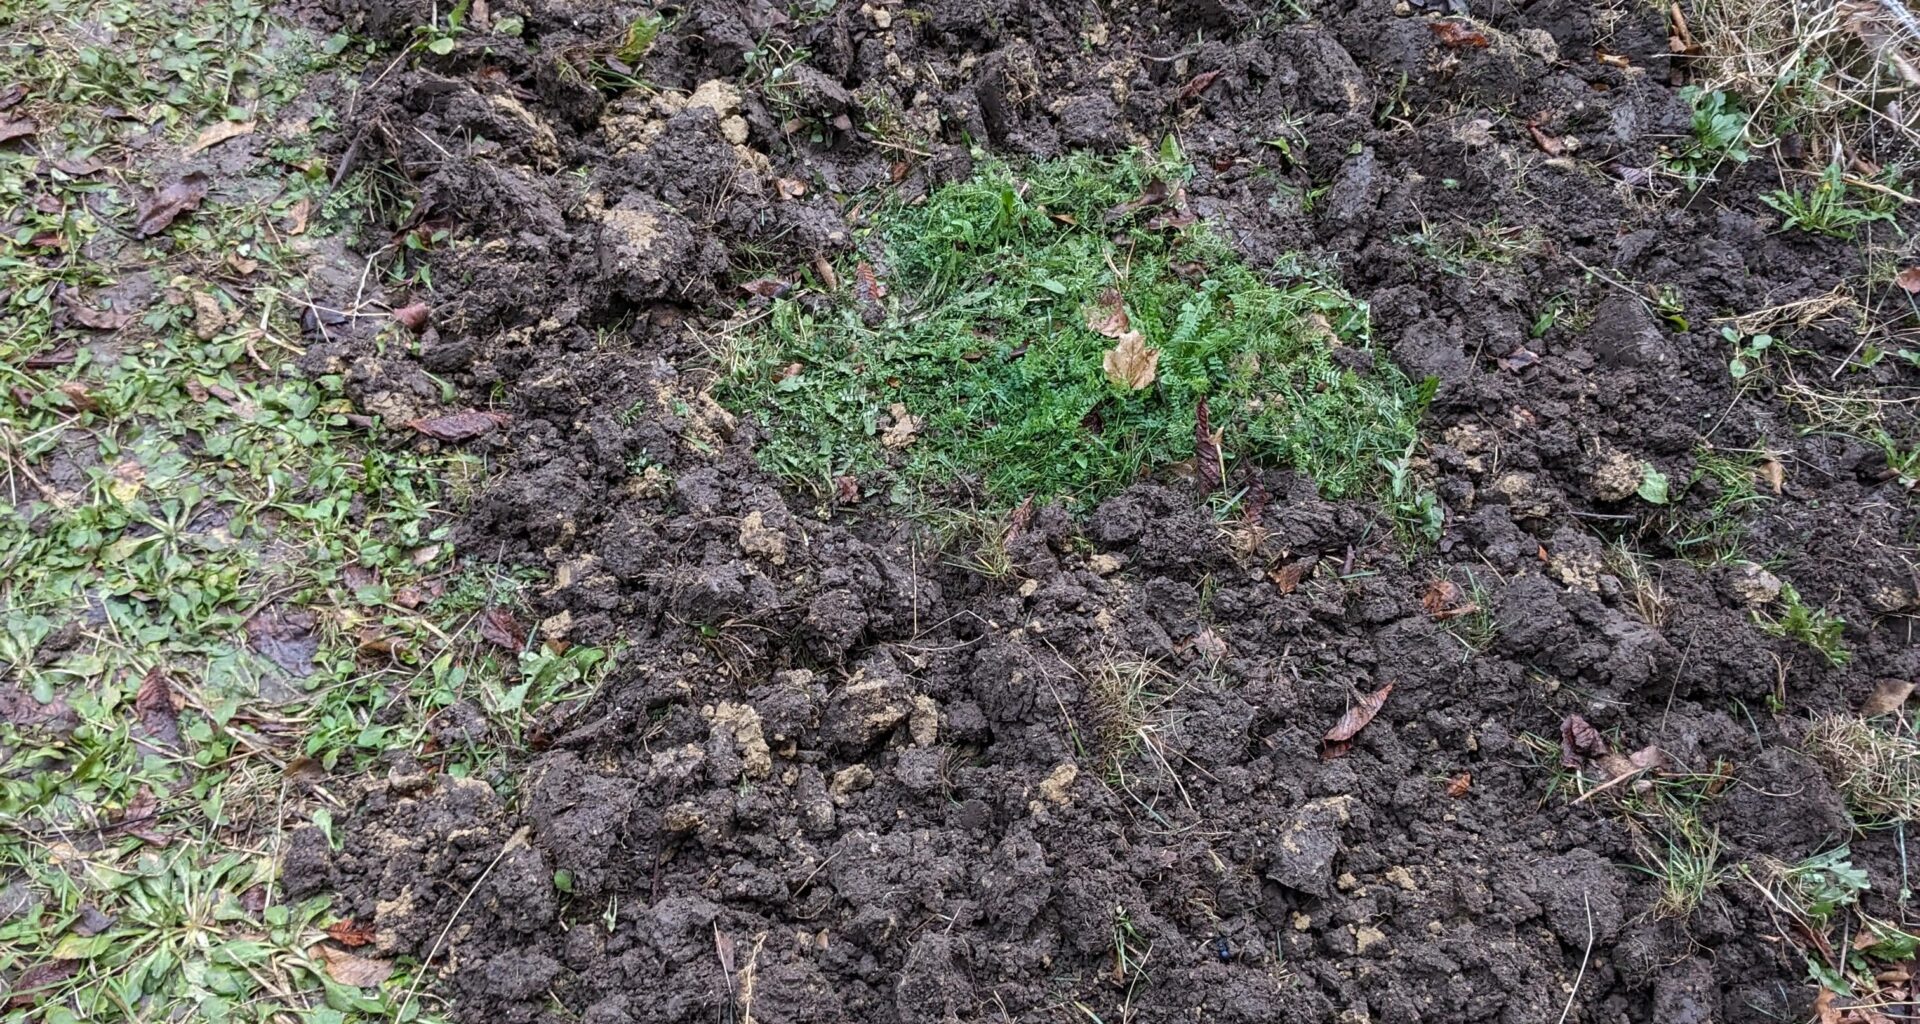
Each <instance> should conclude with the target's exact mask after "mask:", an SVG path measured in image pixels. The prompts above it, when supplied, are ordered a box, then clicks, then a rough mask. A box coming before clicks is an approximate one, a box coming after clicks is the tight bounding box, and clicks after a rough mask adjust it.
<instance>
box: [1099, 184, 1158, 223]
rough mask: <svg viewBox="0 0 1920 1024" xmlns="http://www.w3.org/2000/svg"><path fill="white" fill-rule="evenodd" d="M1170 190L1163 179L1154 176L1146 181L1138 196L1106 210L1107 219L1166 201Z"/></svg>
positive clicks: (1114, 218) (1116, 217)
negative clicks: (1145, 185)
mask: <svg viewBox="0 0 1920 1024" xmlns="http://www.w3.org/2000/svg"><path fill="white" fill-rule="evenodd" d="M1170 191H1171V190H1170V189H1169V188H1168V187H1167V183H1166V182H1165V181H1163V180H1161V179H1159V178H1155V179H1153V180H1152V181H1149V182H1147V187H1146V188H1144V189H1142V190H1141V191H1140V195H1139V196H1137V197H1135V198H1133V199H1129V200H1127V201H1126V202H1124V203H1121V204H1119V205H1118V206H1115V207H1114V208H1113V209H1111V210H1108V211H1107V220H1110V221H1114V220H1120V219H1121V218H1123V217H1127V216H1130V215H1131V214H1133V213H1135V212H1136V211H1139V210H1142V209H1145V208H1147V207H1149V206H1158V205H1160V204H1161V203H1164V202H1166V201H1167V195H1168V193H1169V192H1170Z"/></svg>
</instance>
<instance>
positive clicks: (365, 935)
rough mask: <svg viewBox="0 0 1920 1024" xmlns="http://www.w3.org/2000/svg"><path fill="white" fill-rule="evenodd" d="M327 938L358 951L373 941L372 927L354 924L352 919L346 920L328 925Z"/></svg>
mask: <svg viewBox="0 0 1920 1024" xmlns="http://www.w3.org/2000/svg"><path fill="white" fill-rule="evenodd" d="M327 937H328V938H330V939H332V940H333V941H335V942H338V943H339V944H341V945H342V946H345V947H347V948H348V949H359V948H360V947H361V946H364V945H366V944H367V943H369V942H372V941H373V926H372V925H370V924H355V923H353V919H352V918H347V919H345V920H341V921H335V922H334V923H332V924H330V925H328V926H327Z"/></svg>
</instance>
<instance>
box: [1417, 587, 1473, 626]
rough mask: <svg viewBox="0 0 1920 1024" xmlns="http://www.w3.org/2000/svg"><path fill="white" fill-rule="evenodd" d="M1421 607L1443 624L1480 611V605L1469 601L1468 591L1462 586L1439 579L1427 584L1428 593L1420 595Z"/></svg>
mask: <svg viewBox="0 0 1920 1024" xmlns="http://www.w3.org/2000/svg"><path fill="white" fill-rule="evenodd" d="M1420 607H1422V608H1425V609H1426V610H1427V614H1428V615H1431V616H1433V618H1434V619H1435V620H1437V621H1442V622H1444V621H1446V620H1447V619H1457V618H1459V617H1460V616H1462V615H1466V614H1469V613H1472V612H1476V611H1479V610H1480V606H1479V605H1476V604H1474V603H1473V602H1472V601H1470V600H1468V599H1467V594H1466V591H1464V590H1461V589H1460V584H1458V583H1455V582H1453V581H1452V580H1449V579H1437V580H1434V581H1433V582H1432V583H1429V584H1427V591H1426V593H1424V594H1422V595H1420Z"/></svg>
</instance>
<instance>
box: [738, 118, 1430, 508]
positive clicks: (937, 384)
mask: <svg viewBox="0 0 1920 1024" xmlns="http://www.w3.org/2000/svg"><path fill="white" fill-rule="evenodd" d="M1177 171H1178V169H1177V168H1170V167H1164V166H1161V165H1157V164H1155V163H1153V162H1151V161H1150V160H1149V159H1148V158H1144V157H1140V156H1134V157H1127V158H1122V159H1118V160H1107V159H1100V158H1095V157H1090V156H1084V155H1081V156H1073V157H1068V158H1065V159H1061V160H1057V161H1053V162H1049V163H1043V164H1038V165H1035V166H1032V167H1028V168H1026V169H1024V170H1019V171H1016V170H1015V169H1013V168H1011V167H1009V166H1007V165H1004V164H998V163H993V164H988V165H986V166H985V167H984V168H983V169H982V170H981V171H980V172H979V173H978V174H976V175H975V176H974V177H973V178H972V179H970V180H968V181H965V182H962V183H958V184H954V185H950V186H947V187H945V188H943V189H941V190H939V191H937V192H935V193H934V194H933V195H932V196H930V197H928V199H927V201H926V202H925V203H924V204H922V205H918V206H911V205H898V204H896V205H892V206H888V207H885V208H883V209H882V210H881V211H879V212H878V213H877V214H876V216H875V224H876V232H877V236H878V237H877V239H876V241H877V242H878V243H879V251H881V252H883V253H884V257H883V259H882V260H881V263H882V264H883V266H882V281H883V283H884V284H885V285H886V287H887V288H888V290H889V294H888V295H887V297H886V298H885V299H884V300H883V301H882V302H881V303H880V304H879V306H880V307H881V308H878V309H876V308H874V304H872V303H868V308H866V309H863V308H862V303H861V302H860V301H858V300H857V299H856V297H855V296H854V295H853V293H854V292H855V291H857V290H858V284H857V283H855V282H856V276H857V275H856V272H855V271H854V269H853V268H848V269H847V270H846V271H845V272H843V273H842V274H841V275H840V276H842V277H843V278H844V279H846V281H848V282H849V283H853V287H843V288H842V289H840V291H839V293H838V296H837V297H836V298H835V299H834V300H833V301H831V302H828V303H826V304H825V305H824V306H823V305H821V304H820V303H819V302H818V301H817V300H815V301H814V302H813V303H811V304H809V303H806V302H802V301H791V300H782V301H780V302H778V303H777V304H776V305H775V308H774V309H773V311H772V313H771V315H770V317H769V318H768V319H767V321H766V323H765V326H764V327H763V328H761V329H759V330H758V331H756V332H754V333H752V334H751V335H749V336H747V337H745V338H743V339H741V340H740V341H739V342H738V344H737V346H736V348H735V350H734V352H733V356H734V359H733V363H732V365H731V366H730V368H729V373H728V374H727V375H726V377H725V378H724V380H723V381H722V383H721V386H720V388H719V394H720V397H721V399H722V401H724V402H726V403H727V404H729V405H731V406H732V407H733V408H734V409H736V410H738V411H740V412H742V413H745V414H748V415H752V416H755V417H757V418H758V419H759V420H760V421H761V422H762V424H763V425H764V426H765V427H766V428H767V436H766V441H765V443H764V444H763V446H762V448H761V451H760V455H761V458H762V460H763V462H764V463H765V465H766V466H767V467H768V468H769V469H771V470H773V471H774V472H776V473H779V474H781V475H783V476H786V477H788V478H790V479H792V480H795V481H799V482H804V483H808V484H811V485H813V486H816V487H819V488H821V489H822V490H825V489H827V488H829V487H830V486H831V480H832V478H834V477H836V476H839V475H843V474H848V473H856V474H872V473H881V474H886V475H890V476H891V478H892V479H893V480H894V481H895V482H896V486H898V485H902V484H903V485H906V486H907V487H909V488H912V489H917V490H919V491H920V492H921V493H923V494H929V495H933V494H935V493H936V492H939V491H942V490H946V489H949V488H951V487H953V486H955V485H962V486H965V485H968V484H972V483H978V484H979V485H981V487H982V488H983V489H984V491H985V496H986V502H985V503H986V504H988V505H991V506H997V507H1002V508H1004V507H1008V506H1011V505H1014V504H1018V503H1019V502H1021V501H1022V500H1024V499H1026V498H1028V497H1033V498H1035V499H1037V500H1042V501H1044V500H1049V499H1055V498H1063V499H1067V500H1069V501H1087V500H1096V499H1098V498H1100V497H1102V496H1105V495H1107V494H1110V493H1112V492H1114V491H1116V490H1119V489H1120V488H1122V487H1125V486H1126V485H1127V484H1128V483H1130V482H1132V481H1134V480H1135V479H1136V478H1138V477H1140V476H1141V475H1142V474H1143V473H1145V472H1147V471H1150V470H1153V469H1157V468H1164V467H1168V466H1172V465H1174V464H1178V463H1180V462H1182V461H1183V460H1187V459H1191V458H1192V457H1193V456H1194V438H1195V431H1194V423H1195V413H1196V407H1197V405H1198V403H1199V401H1200V399H1201V398H1202V397H1205V398H1206V399H1207V400H1208V403H1209V406H1210V411H1211V421H1212V424H1213V425H1214V426H1215V427H1216V428H1222V429H1224V431H1225V437H1224V441H1223V443H1222V445H1221V448H1222V451H1223V452H1224V454H1225V459H1226V462H1227V469H1228V473H1229V476H1230V477H1231V475H1232V474H1233V472H1234V470H1235V464H1236V463H1237V462H1240V461H1242V460H1252V461H1254V462H1256V463H1262V464H1279V465H1288V466H1292V467H1295V468H1297V469H1299V470H1301V471H1303V472H1305V473H1307V474H1309V475H1311V476H1312V477H1313V478H1314V479H1315V480H1316V481H1317V482H1318V483H1319V485H1320V487H1321V488H1322V489H1323V490H1324V491H1325V492H1326V493H1328V494H1329V495H1335V496H1338V495H1345V494H1352V493H1356V492H1359V491H1362V490H1365V489H1368V488H1370V487H1372V486H1374V485H1376V484H1379V483H1381V482H1383V481H1384V478H1385V473H1384V470H1383V465H1382V464H1383V462H1391V461H1393V460H1396V459H1399V458H1400V457H1402V455H1403V453H1404V452H1405V451H1406V450H1407V449H1408V447H1409V445H1410V444H1411V443H1412V442H1413V441H1414V439H1415V430H1414V420H1415V418H1416V417H1417V415H1418V409H1419V406H1420V404H1421V396H1420V392H1419V389H1417V388H1415V387H1414V386H1412V384H1411V383H1410V382H1409V381H1407V379H1406V378H1405V377H1403V376H1402V375H1401V374H1400V373H1399V372H1398V371H1397V370H1395V369H1393V368H1392V367H1391V366H1390V365H1389V364H1387V363H1386V362H1385V361H1384V360H1381V361H1380V362H1379V363H1377V364H1376V365H1375V366H1374V368H1372V369H1369V370H1366V371H1365V372H1356V371H1355V370H1353V369H1350V368H1349V367H1350V366H1354V365H1359V366H1364V365H1366V363H1367V360H1366V359H1353V358H1349V359H1344V360H1342V359H1337V358H1336V356H1335V348H1336V346H1345V347H1348V348H1350V349H1354V350H1359V351H1365V350H1366V349H1367V348H1368V345H1369V338H1368V333H1367V312H1366V307H1365V306H1364V305H1363V304H1362V303H1360V302H1358V301H1356V300H1354V299H1353V298H1351V297H1350V296H1347V295H1346V294H1344V293H1342V292H1341V291H1340V290H1338V289H1337V288H1336V287H1333V286H1332V285H1330V284H1328V283H1326V282H1325V281H1324V280H1321V279H1320V278H1319V276H1318V275H1315V274H1311V273H1306V272H1303V271H1302V270H1301V269H1300V268H1298V267H1290V268H1284V269H1282V268H1276V270H1275V272H1274V273H1273V274H1272V275H1267V274H1262V273H1259V272H1257V271H1255V270H1254V269H1253V268H1250V267H1248V266H1246V265H1245V264H1244V263H1243V262H1241V260H1240V259H1239V258H1238V257H1237V256H1236V255H1235V254H1234V252H1233V251H1232V249H1231V248H1230V247H1229V246H1228V245H1227V244H1226V242H1225V241H1223V240H1222V239H1221V238H1219V237H1218V236H1217V235H1215V234H1214V233H1213V232H1211V231H1210V230H1208V229H1207V228H1206V227H1205V226H1204V225H1192V226H1188V227H1185V228H1180V229H1177V230H1171V229H1165V228H1164V227H1163V228H1162V229H1161V230H1151V229H1149V228H1148V226H1147V222H1148V221H1149V220H1150V219H1151V218H1152V215H1153V213H1154V212H1155V210H1153V209H1146V210H1142V211H1140V212H1139V213H1138V214H1137V215H1129V216H1121V217H1113V216H1111V211H1113V210H1114V208H1115V207H1117V206H1120V205H1121V204H1123V203H1127V202H1129V201H1130V200H1134V199H1135V198H1137V197H1139V196H1140V195H1141V193H1142V191H1143V190H1144V189H1146V188H1147V186H1148V184H1149V182H1150V181H1151V180H1152V179H1153V178H1154V177H1155V176H1156V175H1160V176H1168V177H1174V176H1176V175H1177ZM1176 187H1177V180H1176ZM1270 277H1271V278H1279V279H1281V280H1282V283H1278V284H1276V283H1270ZM1109 289H1112V290H1114V291H1117V292H1118V293H1119V294H1120V296H1121V297H1122V298H1123V299H1124V303H1125V309H1126V312H1127V315H1128V317H1129V319H1130V321H1131V326H1132V327H1133V328H1134V329H1135V330H1139V331H1141V332H1142V333H1143V334H1144V335H1145V342H1146V344H1147V345H1148V346H1149V347H1151V348H1154V349H1158V350H1159V351H1160V353H1161V355H1160V359H1159V363H1158V367H1157V379H1156V380H1155V382H1154V383H1153V384H1151V385H1150V386H1148V387H1146V388H1143V389H1141V390H1138V391H1131V390H1128V389H1125V388H1123V387H1121V386H1117V385H1115V384H1113V383H1111V382H1110V381H1109V380H1108V379H1107V377H1106V374H1105V373H1104V371H1103V368H1102V360H1103V357H1104V356H1105V354H1106V352H1107V351H1108V349H1110V348H1112V347H1113V345H1114V342H1113V341H1112V340H1111V339H1110V338H1108V337H1105V336H1103V335H1102V334H1100V333H1098V332H1096V331H1095V330H1093V329H1091V328H1090V327H1089V326H1088V322H1087V316H1088V311H1089V310H1092V309H1096V308H1098V307H1099V304H1100V302H1101V297H1102V295H1103V294H1104V293H1106V292H1107V291H1108V290H1109ZM863 313H865V314H866V318H865V319H864V320H863V317H862V314H863ZM895 406H902V407H904V410H905V412H906V414H907V415H909V416H912V417H916V418H918V420H919V421H920V428H919V430H918V431H917V433H915V434H914V436H913V440H912V442H911V443H910V444H906V445H899V444H898V441H899V440H900V439H899V438H897V437H896V438H895V441H896V445H895V447H892V448H889V446H888V445H887V444H886V443H885V438H884V435H885V434H886V431H887V428H888V426H889V425H890V424H893V423H895V422H896V420H895V417H894V413H893V410H894V407H895Z"/></svg>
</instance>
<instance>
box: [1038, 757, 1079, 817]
mask: <svg viewBox="0 0 1920 1024" xmlns="http://www.w3.org/2000/svg"><path fill="white" fill-rule="evenodd" d="M1079 777H1080V766H1079V765H1077V764H1074V763H1073V762H1072V761H1062V762H1060V764H1059V766H1058V767H1056V768H1054V770H1053V773H1052V774H1051V775H1048V776H1047V777H1046V778H1045V779H1043V780H1041V782H1040V796H1041V798H1042V799H1044V800H1046V802H1048V803H1050V804H1053V805H1054V806H1056V807H1065V806H1067V805H1068V804H1071V803H1073V782H1074V780H1075V779H1078V778H1079Z"/></svg>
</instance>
